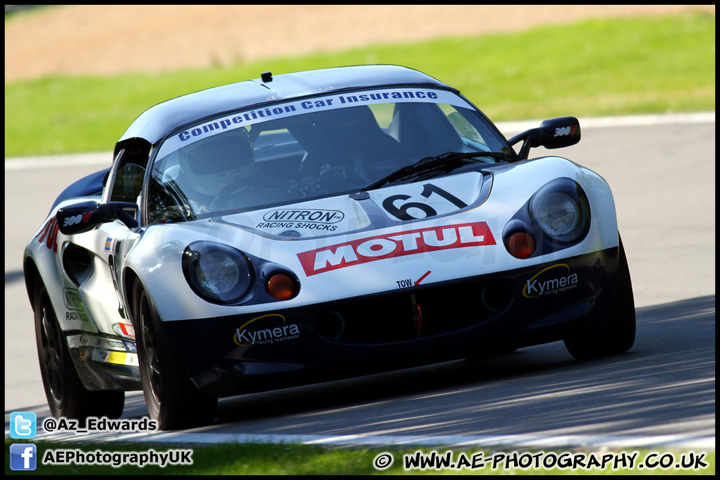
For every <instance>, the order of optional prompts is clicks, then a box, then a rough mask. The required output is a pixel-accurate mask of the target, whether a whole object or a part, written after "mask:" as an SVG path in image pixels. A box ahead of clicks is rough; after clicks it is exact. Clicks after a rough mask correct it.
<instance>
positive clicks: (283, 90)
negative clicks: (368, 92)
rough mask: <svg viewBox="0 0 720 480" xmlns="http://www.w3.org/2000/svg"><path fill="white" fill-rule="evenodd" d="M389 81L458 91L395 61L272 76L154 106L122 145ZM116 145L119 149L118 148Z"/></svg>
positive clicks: (124, 139)
mask: <svg viewBox="0 0 720 480" xmlns="http://www.w3.org/2000/svg"><path fill="white" fill-rule="evenodd" d="M390 85H424V86H433V87H439V88H445V89H450V90H453V91H457V90H456V89H454V88H452V87H450V86H448V85H446V84H444V83H442V82H440V81H439V80H436V79H435V78H433V77H431V76H429V75H426V74H424V73H422V72H419V71H417V70H413V69H410V68H406V67H400V66H396V65H364V66H353V67H335V68H326V69H319V70H308V71H303V72H297V73H288V74H282V75H273V76H272V77H271V79H270V78H268V77H267V76H266V74H263V75H262V78H258V79H254V80H247V81H243V82H238V83H233V84H230V85H224V86H220V87H215V88H210V89H207V90H201V91H199V92H195V93H190V94H188V95H183V96H181V97H178V98H174V99H172V100H167V101H165V102H163V103H160V104H158V105H155V106H154V107H151V108H149V109H148V110H146V111H145V112H144V113H143V114H141V115H140V116H139V117H138V118H137V119H136V120H135V121H134V122H133V123H132V124H131V125H130V127H129V128H128V129H127V131H126V132H125V134H124V135H123V136H122V138H121V139H120V140H119V141H118V146H119V145H120V144H121V143H122V142H124V141H126V140H128V139H131V138H142V139H144V140H146V141H148V142H149V143H150V144H153V145H154V144H155V143H156V142H158V141H159V140H161V139H162V138H163V137H164V136H165V135H166V134H168V133H169V132H170V131H172V130H175V129H176V128H178V127H180V126H182V125H185V124H188V123H190V122H194V121H196V120H199V119H202V118H205V117H209V116H214V115H217V114H221V113H223V112H229V111H233V110H237V109H241V108H246V107H255V106H258V105H261V104H264V103H269V102H277V101H283V100H288V99H292V98H298V97H303V96H311V95H320V94H325V93H331V92H336V91H341V90H347V89H354V88H363V87H382V86H390ZM117 148H118V147H116V151H117Z"/></svg>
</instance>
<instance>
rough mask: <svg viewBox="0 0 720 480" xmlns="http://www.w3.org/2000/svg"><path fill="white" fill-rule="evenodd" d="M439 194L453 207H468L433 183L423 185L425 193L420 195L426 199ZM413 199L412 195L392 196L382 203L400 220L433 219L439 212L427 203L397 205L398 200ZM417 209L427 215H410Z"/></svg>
mask: <svg viewBox="0 0 720 480" xmlns="http://www.w3.org/2000/svg"><path fill="white" fill-rule="evenodd" d="M433 193H434V194H437V195H440V196H441V197H443V198H444V199H445V200H447V201H449V202H451V203H452V204H453V205H455V206H456V207H458V208H465V207H467V204H466V203H465V202H463V201H462V200H460V199H459V198H457V197H456V196H455V195H453V194H452V193H450V192H448V191H446V190H443V189H442V188H440V187H438V186H437V185H433V184H432V183H426V184H425V185H423V191H422V193H420V195H422V196H423V197H425V198H430V195H432V194H433ZM409 198H411V197H410V195H402V194H399V195H392V196H390V197H387V198H386V199H385V200H383V202H382V206H383V208H384V209H385V210H387V212H388V213H389V214H390V215H392V216H394V217H397V218H399V219H400V220H417V219H419V218H427V217H432V216H434V215H437V211H436V210H435V209H434V208H432V207H431V206H430V205H428V204H426V203H420V202H407V203H400V204H396V202H397V201H398V200H407V199H409ZM412 208H416V209H418V210H422V211H423V212H424V213H425V216H424V217H413V216H412V215H411V214H410V209H412Z"/></svg>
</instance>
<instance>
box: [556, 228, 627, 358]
mask: <svg viewBox="0 0 720 480" xmlns="http://www.w3.org/2000/svg"><path fill="white" fill-rule="evenodd" d="M618 248H619V250H620V251H619V252H618V257H619V258H618V272H617V285H616V286H615V299H614V303H613V308H612V310H611V312H610V314H609V316H608V318H607V319H606V321H605V322H604V323H603V324H602V326H601V327H600V328H598V329H587V330H585V331H583V332H580V333H577V334H574V335H572V336H570V337H568V338H566V339H565V346H566V347H567V349H568V351H569V352H570V354H571V355H572V356H573V357H575V358H577V359H579V360H582V359H587V358H596V357H604V356H608V355H617V354H620V353H623V352H625V351H627V350H629V349H630V347H632V346H633V343H635V300H634V298H633V290H632V281H631V279H630V269H629V268H628V264H627V258H626V257H625V249H624V248H623V245H622V240H620V245H619V247H618Z"/></svg>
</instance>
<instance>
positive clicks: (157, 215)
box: [148, 88, 508, 223]
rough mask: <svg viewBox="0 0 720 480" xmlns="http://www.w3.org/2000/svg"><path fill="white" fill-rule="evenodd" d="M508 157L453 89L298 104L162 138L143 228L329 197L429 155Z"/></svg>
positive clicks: (375, 93)
mask: <svg viewBox="0 0 720 480" xmlns="http://www.w3.org/2000/svg"><path fill="white" fill-rule="evenodd" d="M507 150H508V146H507V144H506V142H505V140H504V139H503V138H502V137H501V136H500V135H498V134H497V133H496V131H495V130H494V129H493V128H492V126H491V125H490V124H489V123H488V121H487V120H486V119H485V118H484V117H483V116H482V115H481V114H480V113H479V112H478V111H477V110H476V109H475V108H473V107H472V106H471V105H470V104H468V103H467V102H466V101H465V100H464V99H463V98H462V97H460V96H458V95H456V94H455V93H453V92H450V91H445V90H434V89H423V88H404V89H402V88H396V89H382V90H364V91H358V92H349V93H342V94H333V95H327V96H317V97H313V98H305V99H301V100H297V101H291V102H284V103H278V104H274V105H270V106H265V107H262V108H257V109H252V110H244V111H238V112H236V113H233V114H230V115H225V116H223V117H221V118H217V119H214V120H211V121H205V122H203V123H198V124H197V125H190V126H188V127H186V128H184V129H183V130H182V131H180V132H178V133H176V134H174V135H172V136H170V137H169V138H168V139H166V141H165V142H164V143H163V144H162V145H161V146H160V148H159V150H158V153H157V155H156V157H155V161H154V163H153V166H152V173H151V184H150V188H149V192H148V216H149V219H150V223H166V222H177V221H187V220H194V219H197V218H203V217H207V216H214V215H219V214H224V213H227V212H232V211H240V210H251V209H257V208H265V207H268V206H272V205H280V204H288V203H295V202H301V201H305V200H308V199H312V198H320V197H327V196H334V195H339V194H343V193H347V192H353V191H358V190H361V189H363V188H365V187H366V186H368V185H371V184H373V183H374V182H377V181H378V180H379V179H382V178H384V177H386V176H388V175H390V174H392V173H393V172H396V171H398V169H401V168H403V167H406V166H408V165H412V164H414V163H417V162H418V161H420V160H422V159H426V158H427V157H434V156H438V155H443V154H446V153H448V152H501V151H507ZM483 161H484V162H488V163H492V162H496V161H499V160H497V159H493V157H490V156H488V157H484V158H483Z"/></svg>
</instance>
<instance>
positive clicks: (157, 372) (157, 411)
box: [133, 280, 217, 430]
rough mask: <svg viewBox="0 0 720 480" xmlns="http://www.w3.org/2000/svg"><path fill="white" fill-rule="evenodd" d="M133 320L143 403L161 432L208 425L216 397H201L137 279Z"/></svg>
mask: <svg viewBox="0 0 720 480" xmlns="http://www.w3.org/2000/svg"><path fill="white" fill-rule="evenodd" d="M133 299H134V308H133V312H134V314H133V320H134V322H135V335H136V341H137V347H138V361H139V363H140V379H141V382H142V387H143V393H144V395H145V403H146V404H147V408H148V412H149V413H150V416H151V417H152V418H153V419H155V420H157V422H158V427H159V428H161V429H163V430H172V429H177V428H186V427H192V426H197V425H204V424H207V423H210V422H211V421H212V420H213V419H214V418H215V411H216V409H217V398H216V397H213V396H210V395H206V394H203V393H202V392H200V391H199V390H198V389H197V387H196V386H195V385H194V384H193V383H192V381H191V380H190V378H189V377H188V375H187V373H186V372H185V371H184V369H183V367H182V364H181V362H180V359H179V358H178V355H177V353H176V352H175V349H174V347H173V346H172V344H171V343H170V341H169V339H168V336H167V334H166V333H165V332H164V325H163V324H162V322H161V321H160V318H159V316H158V314H157V310H156V309H155V307H154V305H153V303H152V300H151V299H150V297H149V296H148V295H147V292H146V291H145V289H144V288H143V286H142V284H141V283H140V281H139V280H136V281H135V285H134V289H133Z"/></svg>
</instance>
